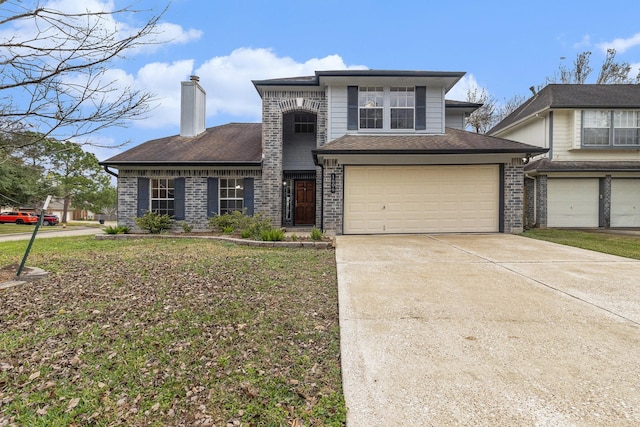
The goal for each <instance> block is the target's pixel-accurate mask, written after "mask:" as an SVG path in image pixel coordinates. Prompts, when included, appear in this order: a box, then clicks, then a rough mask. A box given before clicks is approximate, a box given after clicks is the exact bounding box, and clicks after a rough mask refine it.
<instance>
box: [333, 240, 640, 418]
mask: <svg viewBox="0 0 640 427" xmlns="http://www.w3.org/2000/svg"><path fill="white" fill-rule="evenodd" d="M336 240H337V242H336V243H337V247H336V258H337V264H338V285H339V303H340V327H341V356H342V369H343V379H344V392H345V398H346V403H347V411H348V412H347V424H348V426H349V427H356V426H392V425H403V426H405V425H406V426H429V425H469V426H471V425H473V426H477V425H481V426H482V425H487V426H489V425H491V426H496V425H504V426H513V425H537V426H593V425H603V426H604V425H607V426H608V425H616V426H619V425H639V424H640V262H638V261H633V260H630V259H627V258H620V257H614V256H610V255H605V254H600V253H596V252H591V251H586V250H581V249H576V248H570V247H566V246H561V245H556V244H553V243H548V242H542V241H536V240H531V239H527V238H524V237H519V236H512V235H503V234H491V235H429V236H339V237H337V239H336Z"/></svg>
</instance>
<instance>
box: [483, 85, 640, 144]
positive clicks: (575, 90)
mask: <svg viewBox="0 0 640 427" xmlns="http://www.w3.org/2000/svg"><path fill="white" fill-rule="evenodd" d="M578 108H610V109H620V108H640V84H622V85H579V84H550V85H547V86H545V87H544V88H543V89H542V90H541V91H540V92H538V93H537V94H536V95H534V96H532V97H531V98H529V99H528V100H526V101H525V102H524V103H522V105H521V106H519V107H518V108H517V109H516V110H515V111H513V112H512V113H511V114H509V115H508V116H507V117H505V118H504V119H503V120H502V121H501V122H500V123H498V124H497V125H495V126H494V127H493V128H492V129H491V130H490V131H489V132H488V133H489V134H494V133H496V132H498V131H500V130H502V129H504V128H507V127H509V126H511V125H512V124H514V123H517V122H519V121H521V120H524V119H526V118H528V117H530V116H533V115H535V114H536V113H539V112H541V111H544V110H547V109H578Z"/></svg>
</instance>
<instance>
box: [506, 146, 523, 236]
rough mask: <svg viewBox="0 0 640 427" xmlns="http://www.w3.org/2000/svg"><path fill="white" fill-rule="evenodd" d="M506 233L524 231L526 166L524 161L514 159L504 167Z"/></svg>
mask: <svg viewBox="0 0 640 427" xmlns="http://www.w3.org/2000/svg"><path fill="white" fill-rule="evenodd" d="M503 178H504V232H505V233H511V234H518V233H522V231H523V226H522V222H523V217H522V213H523V207H522V203H523V194H524V164H523V162H522V159H520V158H516V159H512V160H511V163H505V165H504V177H503Z"/></svg>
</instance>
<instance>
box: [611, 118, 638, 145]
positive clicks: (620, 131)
mask: <svg viewBox="0 0 640 427" xmlns="http://www.w3.org/2000/svg"><path fill="white" fill-rule="evenodd" d="M639 130H640V114H638V112H637V111H615V112H614V113H613V132H614V134H613V145H622V146H625V145H640V139H639Z"/></svg>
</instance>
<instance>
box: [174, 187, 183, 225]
mask: <svg viewBox="0 0 640 427" xmlns="http://www.w3.org/2000/svg"><path fill="white" fill-rule="evenodd" d="M173 218H174V219H176V220H178V221H183V220H184V178H175V179H174V180H173Z"/></svg>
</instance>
